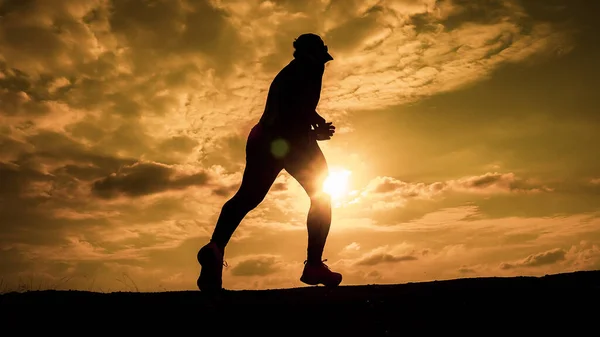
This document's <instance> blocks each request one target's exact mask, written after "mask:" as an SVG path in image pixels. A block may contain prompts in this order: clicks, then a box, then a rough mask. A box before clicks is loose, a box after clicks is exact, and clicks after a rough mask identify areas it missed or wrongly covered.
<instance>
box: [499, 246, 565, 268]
mask: <svg viewBox="0 0 600 337" xmlns="http://www.w3.org/2000/svg"><path fill="white" fill-rule="evenodd" d="M566 254H567V252H566V251H565V250H563V249H560V248H556V249H553V250H549V251H545V252H542V253H537V254H532V255H529V256H527V257H526V258H525V259H523V260H521V261H517V262H514V263H502V264H500V269H513V268H523V267H540V266H545V265H551V264H555V263H558V262H560V261H564V260H565V255H566Z"/></svg>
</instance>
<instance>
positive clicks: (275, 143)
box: [197, 33, 342, 291]
mask: <svg viewBox="0 0 600 337" xmlns="http://www.w3.org/2000/svg"><path fill="white" fill-rule="evenodd" d="M293 46H294V49H295V51H294V59H293V60H292V61H291V62H290V63H289V64H288V65H286V66H285V67H284V68H283V69H282V70H281V71H280V72H279V74H277V76H276V77H275V79H274V80H273V82H272V83H271V86H270V88H269V93H268V96H267V101H266V105H265V110H264V112H263V115H262V117H261V118H260V120H259V122H258V123H257V124H256V125H255V126H254V127H253V128H252V130H251V131H250V134H249V136H248V140H247V143H246V167H245V169H244V174H243V177H242V183H241V185H240V187H239V189H238V191H237V192H236V194H235V195H234V196H233V197H232V198H231V199H229V200H228V201H227V202H226V203H225V204H224V205H223V208H222V210H221V214H220V215H219V219H218V220H217V224H216V226H215V229H214V232H213V235H212V238H211V240H210V242H209V243H208V244H207V245H205V246H204V247H202V248H201V249H200V251H199V252H198V256H197V258H198V262H199V263H200V266H201V271H200V277H199V278H198V281H197V285H198V288H199V289H200V290H202V291H214V290H220V289H222V275H223V256H224V253H225V246H227V243H228V242H229V239H230V238H231V236H232V235H233V232H234V231H235V230H236V228H237V227H238V225H239V224H240V222H241V221H242V219H243V218H244V217H245V216H246V214H247V213H248V212H250V211H251V210H253V209H254V208H256V207H257V206H258V205H259V204H260V203H261V202H262V200H263V199H264V197H265V196H266V195H267V193H268V191H269V189H270V188H271V186H272V184H273V182H274V181H275V178H277V176H278V175H279V173H280V172H281V170H283V169H285V170H286V171H287V172H288V173H289V174H290V175H291V176H292V177H294V178H295V179H296V180H297V181H298V182H299V183H300V185H301V186H302V187H303V188H304V190H305V191H306V193H307V194H308V196H309V197H310V209H309V211H308V217H307V229H308V248H307V259H306V261H304V270H303V272H302V276H301V277H300V280H301V281H302V282H304V283H306V284H309V285H318V284H323V285H325V286H337V285H339V284H340V283H341V282H342V275H341V274H339V273H335V272H332V271H331V270H329V268H328V267H327V265H325V263H324V261H326V260H322V255H323V248H324V247H325V241H326V240H327V235H328V233H329V227H330V225H331V200H330V197H329V196H328V195H327V194H326V193H324V192H323V188H322V186H323V182H324V180H325V178H326V177H327V175H328V167H327V162H326V161H325V157H324V156H323V152H321V149H320V148H319V145H318V144H317V141H322V140H328V139H330V138H331V137H332V136H333V134H334V133H335V127H334V126H333V124H332V123H331V122H329V123H328V122H326V120H325V119H324V118H323V117H321V116H320V115H319V114H318V113H317V111H316V108H317V104H318V102H319V99H320V96H321V85H322V79H323V73H324V71H325V63H327V62H329V61H331V60H333V57H332V56H331V55H330V54H329V52H328V48H327V46H326V45H325V44H324V42H323V40H322V39H321V37H319V36H318V35H315V34H310V33H309V34H302V35H300V36H299V37H298V38H297V39H295V40H294V43H293Z"/></svg>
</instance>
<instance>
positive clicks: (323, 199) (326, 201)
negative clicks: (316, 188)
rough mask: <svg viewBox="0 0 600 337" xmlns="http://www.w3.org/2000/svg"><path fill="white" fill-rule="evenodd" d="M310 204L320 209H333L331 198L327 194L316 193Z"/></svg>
mask: <svg viewBox="0 0 600 337" xmlns="http://www.w3.org/2000/svg"><path fill="white" fill-rule="evenodd" d="M310 202H311V203H312V204H313V205H315V206H319V207H331V196H330V195H329V194H327V193H325V192H319V193H315V194H314V195H312V196H311V197H310Z"/></svg>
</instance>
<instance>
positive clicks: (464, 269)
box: [458, 265, 476, 274]
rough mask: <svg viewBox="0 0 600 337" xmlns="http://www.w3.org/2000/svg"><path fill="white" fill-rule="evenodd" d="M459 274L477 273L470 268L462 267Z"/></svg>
mask: <svg viewBox="0 0 600 337" xmlns="http://www.w3.org/2000/svg"><path fill="white" fill-rule="evenodd" d="M458 272H459V273H461V274H474V273H476V271H475V269H473V268H469V267H467V266H465V265H463V266H461V267H460V268H458Z"/></svg>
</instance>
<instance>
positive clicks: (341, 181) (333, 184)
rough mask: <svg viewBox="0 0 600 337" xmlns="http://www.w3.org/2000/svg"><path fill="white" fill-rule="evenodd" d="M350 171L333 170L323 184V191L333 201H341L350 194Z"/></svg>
mask: <svg viewBox="0 0 600 337" xmlns="http://www.w3.org/2000/svg"><path fill="white" fill-rule="evenodd" d="M350 173H351V172H350V171H348V170H331V171H330V172H329V175H328V176H327V179H325V182H324V183H323V191H325V193H327V194H329V195H330V196H331V198H332V199H339V198H341V197H343V196H344V195H346V193H347V192H348V177H350Z"/></svg>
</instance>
